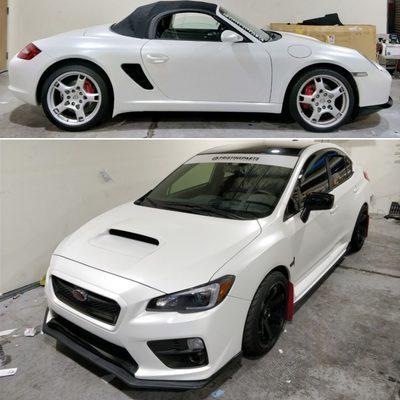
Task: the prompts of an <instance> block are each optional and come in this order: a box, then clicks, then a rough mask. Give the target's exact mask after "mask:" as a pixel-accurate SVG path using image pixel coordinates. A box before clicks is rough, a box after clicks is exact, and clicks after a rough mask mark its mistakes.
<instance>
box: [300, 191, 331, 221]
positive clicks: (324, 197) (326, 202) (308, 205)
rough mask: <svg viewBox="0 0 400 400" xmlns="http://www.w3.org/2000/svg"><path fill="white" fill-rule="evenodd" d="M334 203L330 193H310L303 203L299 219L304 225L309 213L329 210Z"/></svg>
mask: <svg viewBox="0 0 400 400" xmlns="http://www.w3.org/2000/svg"><path fill="white" fill-rule="evenodd" d="M334 203H335V196H334V195H333V194H330V193H317V192H315V193H310V194H309V195H308V196H307V197H306V200H305V202H304V208H303V211H302V212H301V215H300V218H301V220H302V221H303V222H304V223H306V222H307V221H308V218H309V217H310V213H311V211H322V210H331V209H332V207H333V204H334Z"/></svg>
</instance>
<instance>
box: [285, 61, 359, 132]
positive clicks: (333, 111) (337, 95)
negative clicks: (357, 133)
mask: <svg viewBox="0 0 400 400" xmlns="http://www.w3.org/2000/svg"><path fill="white" fill-rule="evenodd" d="M354 103H355V102H354V91H353V88H352V86H351V84H350V83H349V81H348V80H347V79H346V78H345V77H344V76H343V75H341V74H340V73H338V72H336V71H333V70H329V69H315V70H312V71H308V72H306V73H304V74H303V75H302V76H301V77H300V78H299V79H298V81H297V82H296V84H295V85H294V87H293V89H292V91H291V93H290V98H289V110H290V113H291V114H292V116H293V118H294V119H295V120H296V121H297V122H298V123H299V124H300V125H301V126H302V127H303V128H304V129H306V130H308V131H311V132H332V131H334V130H336V129H337V128H339V127H340V126H342V125H343V124H345V123H346V122H348V121H349V119H350V118H351V116H352V114H353V110H354Z"/></svg>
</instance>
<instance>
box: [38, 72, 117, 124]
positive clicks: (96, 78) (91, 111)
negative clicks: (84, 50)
mask: <svg viewBox="0 0 400 400" xmlns="http://www.w3.org/2000/svg"><path fill="white" fill-rule="evenodd" d="M41 100H42V105H43V110H44V112H45V114H46V115H47V117H48V118H49V119H50V121H52V122H53V123H54V124H55V125H56V126H57V127H59V128H61V129H63V130H67V131H84V130H87V129H90V128H92V127H94V126H95V125H97V124H99V123H100V122H102V121H103V120H104V119H106V118H107V117H109V115H110V99H109V95H108V90H107V84H106V82H105V80H104V79H103V77H102V76H101V75H100V74H99V73H97V72H96V71H94V70H92V69H91V68H89V67H86V66H83V65H68V66H64V67H61V68H59V69H58V70H56V71H54V72H53V73H52V74H51V75H50V76H48V77H47V79H46V81H45V83H44V85H43V90H42V98H41Z"/></svg>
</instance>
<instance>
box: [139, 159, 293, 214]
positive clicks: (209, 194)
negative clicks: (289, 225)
mask: <svg viewBox="0 0 400 400" xmlns="http://www.w3.org/2000/svg"><path fill="white" fill-rule="evenodd" d="M291 173H292V169H291V168H286V167H281V166H274V165H263V164H253V163H231V162H226V163H224V162H200V163H188V164H184V165H182V166H181V167H179V168H178V169H177V170H176V171H175V172H173V173H172V174H171V175H170V176H169V177H168V178H166V179H165V180H164V181H163V182H161V183H160V184H159V185H158V186H157V187H156V188H155V189H154V190H153V191H151V192H150V193H149V194H147V195H146V196H144V197H143V198H141V199H140V200H138V201H137V202H136V203H135V204H138V205H142V206H146V207H154V208H161V209H168V210H174V211H181V212H188V213H194V214H202V215H209V216H214V217H221V218H230V219H259V218H264V217H266V216H268V215H270V214H271V213H272V212H273V211H274V209H275V206H276V205H277V203H278V201H279V199H280V197H281V195H282V193H283V191H284V190H285V187H286V184H287V182H288V180H289V178H290V176H291Z"/></svg>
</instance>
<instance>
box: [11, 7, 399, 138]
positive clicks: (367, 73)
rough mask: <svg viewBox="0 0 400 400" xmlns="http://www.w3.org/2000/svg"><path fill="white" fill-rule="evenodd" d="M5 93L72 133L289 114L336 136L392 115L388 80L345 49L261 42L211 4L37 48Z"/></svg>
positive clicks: (17, 63) (260, 35)
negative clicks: (199, 117) (129, 115)
mask: <svg viewBox="0 0 400 400" xmlns="http://www.w3.org/2000/svg"><path fill="white" fill-rule="evenodd" d="M9 71H10V90H11V91H12V92H13V93H14V94H15V95H16V96H17V97H18V98H19V99H21V100H23V101H25V102H27V103H30V104H34V105H37V104H42V106H43V109H44V111H45V113H46V115H47V117H48V118H49V119H50V120H51V121H52V122H53V123H54V124H55V125H57V126H58V127H60V128H62V129H65V130H70V131H81V130H84V129H89V128H91V127H93V126H94V125H96V124H98V123H100V122H101V121H104V120H105V119H107V118H108V117H110V116H111V115H113V116H115V115H118V114H121V113H126V112H134V111H205V112H211V111H228V112H261V113H281V112H282V110H289V111H290V114H291V115H292V116H293V118H295V119H296V120H297V121H298V122H299V123H300V124H301V125H302V126H303V127H304V128H305V129H308V130H310V131H316V132H327V131H332V130H335V129H337V128H339V127H340V126H341V125H343V124H344V123H346V122H347V121H348V120H349V119H351V118H352V117H354V116H355V115H356V114H357V113H358V110H359V109H360V108H366V109H369V111H371V110H379V109H380V108H387V107H390V106H391V105H392V100H391V99H390V98H389V96H390V88H391V82H392V79H391V76H390V74H389V73H388V72H387V71H386V70H385V69H384V68H382V67H381V66H379V65H378V64H376V63H375V62H372V61H370V60H368V59H367V58H365V57H364V56H363V55H361V54H360V53H359V52H357V51H356V50H353V49H349V48H344V47H338V46H332V45H328V44H326V43H322V42H320V41H318V40H316V39H313V38H310V37H306V36H301V35H295V34H290V33H284V32H270V31H268V32H266V31H264V30H262V29H259V28H257V27H255V26H253V25H252V24H250V23H248V22H246V21H244V20H243V18H241V17H240V16H237V15H234V14H232V13H231V12H230V11H228V10H226V9H225V8H223V7H219V6H217V5H216V4H211V3H205V2H199V1H161V2H156V3H153V4H147V5H145V6H142V7H139V8H137V9H136V10H135V11H134V12H133V13H132V14H131V15H129V16H128V17H127V18H125V19H124V20H122V21H121V22H119V23H117V24H113V25H111V24H108V25H104V26H98V27H92V28H89V29H81V30H77V31H74V32H68V33H66V34H62V35H58V36H54V37H50V38H47V39H42V40H37V41H35V42H34V43H31V44H29V45H28V46H26V47H25V48H24V49H23V50H22V51H21V52H20V53H19V54H18V55H17V56H15V57H14V58H13V60H12V61H11V63H10V67H9Z"/></svg>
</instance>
